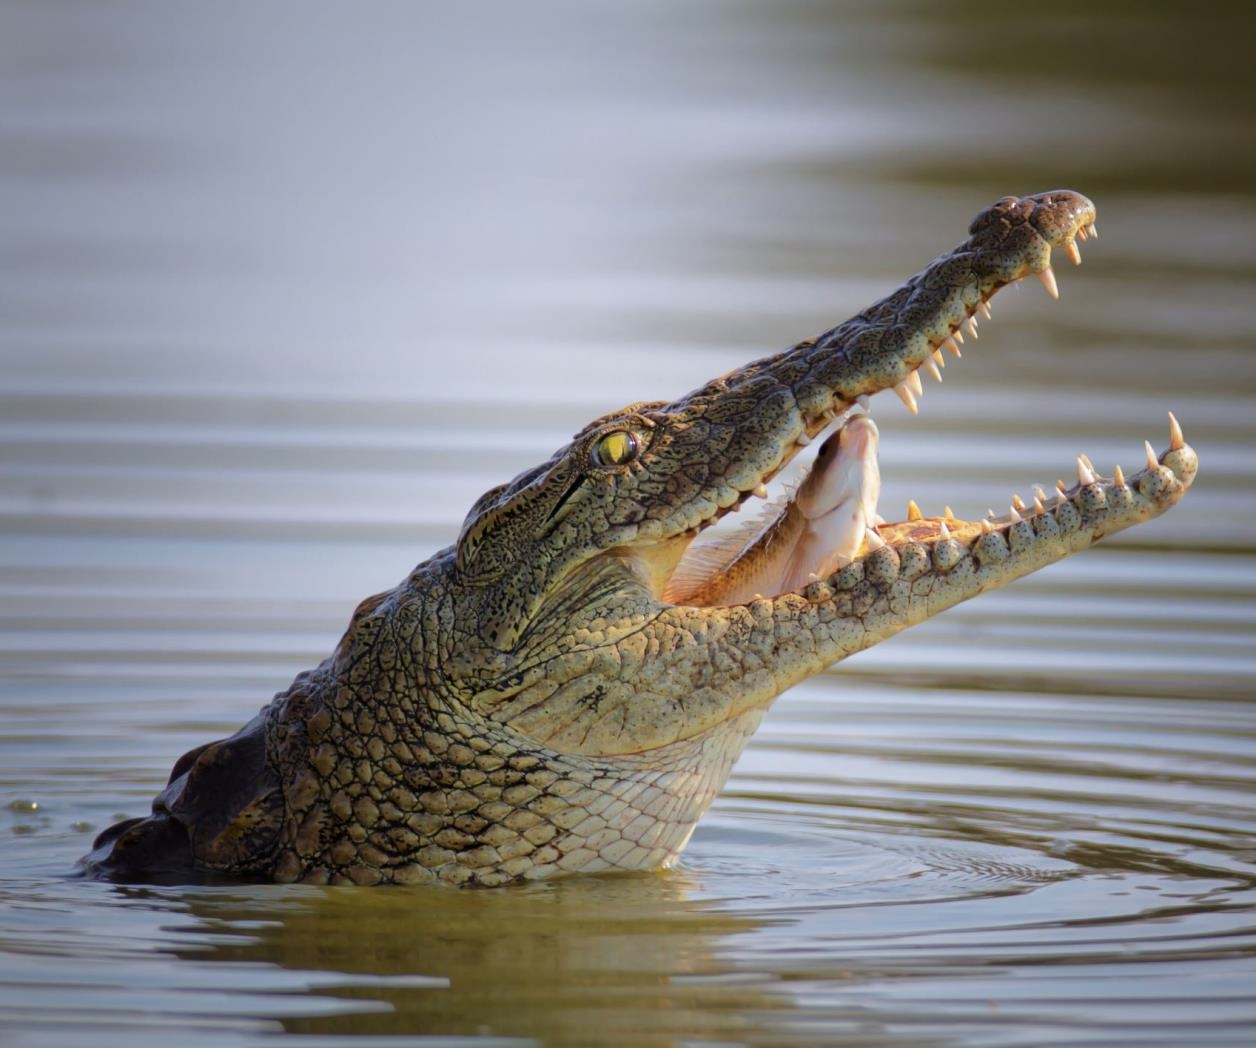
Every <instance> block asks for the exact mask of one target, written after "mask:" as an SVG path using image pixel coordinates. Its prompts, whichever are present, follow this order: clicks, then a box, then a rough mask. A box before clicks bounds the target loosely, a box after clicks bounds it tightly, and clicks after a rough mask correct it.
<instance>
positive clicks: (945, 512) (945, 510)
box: [942, 506, 955, 520]
mask: <svg viewBox="0 0 1256 1048" xmlns="http://www.w3.org/2000/svg"><path fill="white" fill-rule="evenodd" d="M942 516H944V517H946V519H947V520H954V519H955V510H953V509H951V507H950V506H943V507H942Z"/></svg>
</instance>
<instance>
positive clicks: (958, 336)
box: [951, 328, 964, 346]
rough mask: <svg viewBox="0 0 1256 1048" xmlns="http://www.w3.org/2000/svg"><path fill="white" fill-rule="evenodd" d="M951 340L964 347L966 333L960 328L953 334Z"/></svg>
mask: <svg viewBox="0 0 1256 1048" xmlns="http://www.w3.org/2000/svg"><path fill="white" fill-rule="evenodd" d="M951 338H952V340H953V341H954V342H955V343H956V344H957V345H960V346H962V345H963V344H964V333H963V332H962V331H960V329H959V328H956V329H955V330H954V331H952V332H951Z"/></svg>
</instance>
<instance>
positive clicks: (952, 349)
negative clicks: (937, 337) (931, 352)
mask: <svg viewBox="0 0 1256 1048" xmlns="http://www.w3.org/2000/svg"><path fill="white" fill-rule="evenodd" d="M942 348H943V349H945V350H946V351H947V352H948V353H954V354H955V356H956V357H962V356H963V355H964V354H963V353H961V352H960V351H959V345H958V344H957V343H956V341H955V339H954V338H952V337H951V336H949V335H948V336H947V337H946V338H945V339H943V340H942Z"/></svg>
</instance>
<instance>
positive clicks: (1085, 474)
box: [1077, 455, 1095, 484]
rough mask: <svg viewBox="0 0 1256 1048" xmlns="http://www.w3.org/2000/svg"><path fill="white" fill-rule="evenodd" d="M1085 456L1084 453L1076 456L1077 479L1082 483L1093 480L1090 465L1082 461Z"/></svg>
mask: <svg viewBox="0 0 1256 1048" xmlns="http://www.w3.org/2000/svg"><path fill="white" fill-rule="evenodd" d="M1085 457H1086V456H1085V455H1078V456H1077V479H1078V480H1079V481H1081V482H1082V483H1083V484H1093V483H1094V482H1095V475H1094V473H1093V472H1092V471H1091V469H1090V467H1089V466H1087V465H1086V463H1085V462H1083V461H1082V459H1084V458H1085Z"/></svg>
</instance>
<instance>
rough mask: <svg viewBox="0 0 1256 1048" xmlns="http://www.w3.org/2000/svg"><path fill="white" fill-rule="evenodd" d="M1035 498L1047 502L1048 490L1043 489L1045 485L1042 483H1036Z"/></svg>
mask: <svg viewBox="0 0 1256 1048" xmlns="http://www.w3.org/2000/svg"><path fill="white" fill-rule="evenodd" d="M1034 498H1035V499H1037V500H1038V501H1039V502H1045V501H1046V498H1047V493H1046V491H1045V490H1044V489H1043V487H1042V485H1041V484H1035V485H1034Z"/></svg>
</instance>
